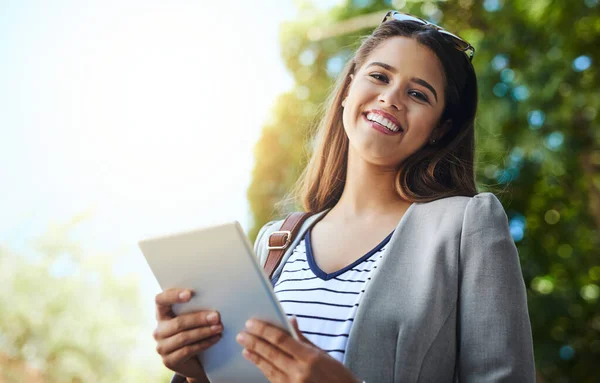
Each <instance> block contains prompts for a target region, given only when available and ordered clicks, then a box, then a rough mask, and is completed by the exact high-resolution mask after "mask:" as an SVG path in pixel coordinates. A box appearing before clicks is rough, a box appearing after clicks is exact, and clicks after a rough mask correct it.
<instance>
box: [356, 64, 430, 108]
mask: <svg viewBox="0 0 600 383" xmlns="http://www.w3.org/2000/svg"><path fill="white" fill-rule="evenodd" d="M371 66H380V67H382V68H384V69H387V70H389V71H390V72H392V73H397V72H398V71H397V70H396V68H394V67H393V66H391V65H389V64H386V63H382V62H379V61H374V62H372V63H370V64H369V65H367V68H368V67H371ZM410 80H411V81H413V82H416V83H417V84H419V85H422V86H424V87H425V88H427V89H429V90H430V91H431V93H433V96H434V97H435V102H437V100H438V98H437V92H436V91H435V89H434V88H433V86H431V84H429V83H428V82H427V81H425V80H423V79H422V78H419V77H411V78H410Z"/></svg>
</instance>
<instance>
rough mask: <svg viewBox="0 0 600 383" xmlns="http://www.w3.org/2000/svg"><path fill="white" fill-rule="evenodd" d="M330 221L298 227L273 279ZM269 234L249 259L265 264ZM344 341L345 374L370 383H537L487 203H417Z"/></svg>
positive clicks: (500, 231) (509, 267)
mask: <svg viewBox="0 0 600 383" xmlns="http://www.w3.org/2000/svg"><path fill="white" fill-rule="evenodd" d="M325 213H326V211H324V212H321V213H318V214H316V215H314V216H312V217H310V218H309V219H308V220H307V221H306V223H305V224H304V225H303V226H302V228H301V230H300V233H299V235H298V236H297V237H296V239H295V241H294V243H292V244H291V246H290V247H289V248H288V250H287V252H286V254H285V255H284V257H283V260H282V262H281V264H280V265H279V267H278V269H277V270H275V273H274V274H273V280H274V281H276V280H277V279H278V278H279V276H280V274H281V270H282V269H283V265H284V264H285V261H286V260H287V258H289V256H290V255H291V253H292V249H293V248H294V247H295V245H296V244H297V243H298V242H299V241H300V240H301V238H302V237H303V235H304V233H305V232H306V230H307V229H308V228H309V227H311V226H312V225H313V224H314V223H315V222H317V221H318V220H319V218H321V217H322V216H323V215H324V214H325ZM282 223H283V221H273V222H269V223H268V224H266V225H265V226H264V227H263V228H262V229H261V230H260V232H259V234H258V237H257V239H256V242H255V251H256V254H257V255H258V257H259V259H260V261H261V264H263V265H264V262H265V261H266V258H267V254H268V250H267V241H268V238H269V235H270V233H272V232H273V231H276V230H279V228H280V226H281V224H282ZM388 251H389V253H388V254H387V256H385V257H384V258H383V259H382V264H381V266H380V268H379V269H378V271H377V273H376V274H374V275H373V277H372V278H373V279H372V280H371V284H370V285H369V287H368V289H367V291H366V292H365V295H364V297H363V300H362V303H361V305H360V307H359V309H358V312H357V314H356V317H355V320H354V325H353V327H352V330H351V332H350V336H349V338H348V344H347V349H346V356H345V360H344V364H345V365H346V366H347V367H348V368H349V369H350V370H351V371H352V372H353V373H354V374H355V375H356V376H357V377H358V378H360V379H361V380H365V381H366V382H367V383H384V382H477V383H483V382H511V383H512V382H534V381H535V365H534V360H533V344H532V338H531V325H530V322H529V315H528V312H527V300H526V294H525V284H524V282H523V276H522V274H521V267H520V264H519V258H518V254H517V249H516V247H515V244H514V242H513V240H512V238H511V235H510V232H509V228H508V222H507V218H506V214H505V212H504V209H503V208H502V205H501V204H500V201H498V199H497V198H496V197H495V196H494V195H493V194H490V193H481V194H478V195H476V196H475V197H473V198H468V197H451V198H444V199H440V200H437V201H434V202H429V203H414V204H412V205H411V206H410V207H409V209H408V210H407V212H406V214H405V215H404V217H403V218H402V219H401V220H400V222H399V223H398V226H397V228H396V230H395V231H394V234H393V235H392V238H391V240H390V243H389V244H388Z"/></svg>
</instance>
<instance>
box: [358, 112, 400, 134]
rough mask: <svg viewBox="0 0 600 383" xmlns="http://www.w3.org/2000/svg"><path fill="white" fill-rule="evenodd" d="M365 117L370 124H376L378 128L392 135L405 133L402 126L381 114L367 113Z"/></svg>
mask: <svg viewBox="0 0 600 383" xmlns="http://www.w3.org/2000/svg"><path fill="white" fill-rule="evenodd" d="M363 115H364V117H365V119H367V121H370V122H372V123H374V124H376V126H378V127H381V128H383V129H385V130H387V131H388V132H390V133H399V132H403V131H404V129H402V127H401V126H399V125H397V124H396V123H394V122H393V121H391V120H389V119H387V118H385V117H383V116H382V115H380V114H377V113H373V112H367V113H364V114H363Z"/></svg>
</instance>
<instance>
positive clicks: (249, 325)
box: [246, 319, 256, 330]
mask: <svg viewBox="0 0 600 383" xmlns="http://www.w3.org/2000/svg"><path fill="white" fill-rule="evenodd" d="M246 328H248V329H249V330H252V329H254V328H256V321H254V320H252V319H248V320H247V321H246Z"/></svg>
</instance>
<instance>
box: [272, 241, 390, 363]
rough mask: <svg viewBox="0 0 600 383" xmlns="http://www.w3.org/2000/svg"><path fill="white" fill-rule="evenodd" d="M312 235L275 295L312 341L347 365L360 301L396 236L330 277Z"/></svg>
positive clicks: (298, 251) (292, 260)
mask: <svg viewBox="0 0 600 383" xmlns="http://www.w3.org/2000/svg"><path fill="white" fill-rule="evenodd" d="M310 232H311V231H310V230H308V231H307V232H306V235H305V236H304V238H303V239H302V240H301V241H300V242H299V243H298V245H297V246H296V248H294V250H293V252H292V254H291V255H290V257H289V258H288V260H287V262H286V263H285V265H284V267H283V270H282V272H281V276H280V278H279V280H278V281H277V283H276V284H275V286H274V290H275V295H276V296H277V298H278V299H279V302H280V303H281V306H282V307H283V310H284V311H285V312H286V314H287V316H288V317H291V316H292V315H295V316H296V318H297V320H298V327H299V328H300V331H302V333H303V334H304V336H305V337H306V338H308V340H310V341H311V342H313V343H314V344H315V345H316V346H318V347H319V348H321V349H322V350H324V351H327V352H328V353H329V355H331V356H332V357H334V358H335V359H337V360H339V361H340V362H343V361H344V354H345V352H346V343H347V341H348V336H349V334H350V329H351V328H352V323H353V322H354V317H355V315H356V311H357V309H358V306H359V304H360V300H361V298H362V296H363V295H364V292H365V290H366V288H367V287H368V284H369V281H370V280H371V278H372V274H373V273H374V272H375V271H376V269H377V265H378V264H379V262H380V260H381V259H382V257H383V256H384V251H385V247H386V245H387V243H388V242H389V240H390V238H391V237H392V234H393V233H392V234H390V235H388V236H387V237H386V238H385V239H384V240H383V241H381V243H380V244H379V245H377V246H376V247H375V248H374V249H372V250H371V251H369V252H368V253H367V254H365V255H363V256H362V257H360V258H359V259H357V260H356V261H355V262H353V263H352V264H350V265H348V266H346V267H344V268H343V269H341V270H338V271H336V272H333V273H329V274H327V273H325V272H324V271H323V270H321V269H320V268H319V266H317V264H316V262H315V259H314V256H313V252H312V249H311V244H310Z"/></svg>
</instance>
